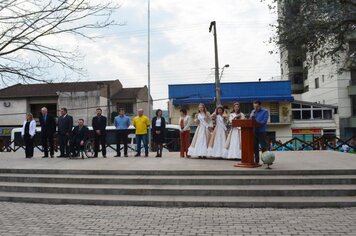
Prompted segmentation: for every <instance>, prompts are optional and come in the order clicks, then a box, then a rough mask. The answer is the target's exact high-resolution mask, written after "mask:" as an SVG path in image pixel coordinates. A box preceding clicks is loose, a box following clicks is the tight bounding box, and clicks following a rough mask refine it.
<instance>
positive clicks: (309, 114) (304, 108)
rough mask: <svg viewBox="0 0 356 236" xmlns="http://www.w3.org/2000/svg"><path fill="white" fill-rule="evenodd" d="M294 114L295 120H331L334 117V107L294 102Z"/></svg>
mask: <svg viewBox="0 0 356 236" xmlns="http://www.w3.org/2000/svg"><path fill="white" fill-rule="evenodd" d="M292 116H293V119H294V120H330V119H332V118H333V109H332V108H328V107H322V106H315V105H312V106H311V105H306V104H299V103H292Z"/></svg>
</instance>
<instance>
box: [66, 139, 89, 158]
mask: <svg viewBox="0 0 356 236" xmlns="http://www.w3.org/2000/svg"><path fill="white" fill-rule="evenodd" d="M71 145H73V148H71V152H72V154H73V153H74V155H73V156H71V158H75V157H81V158H82V159H84V156H86V157H87V158H92V157H93V156H94V143H93V141H91V140H86V141H85V143H84V145H83V146H82V147H81V148H80V147H79V150H77V147H78V146H77V145H74V143H71Z"/></svg>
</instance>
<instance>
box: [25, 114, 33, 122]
mask: <svg viewBox="0 0 356 236" xmlns="http://www.w3.org/2000/svg"><path fill="white" fill-rule="evenodd" d="M32 120H33V115H32V113H28V114H27V115H26V121H32Z"/></svg>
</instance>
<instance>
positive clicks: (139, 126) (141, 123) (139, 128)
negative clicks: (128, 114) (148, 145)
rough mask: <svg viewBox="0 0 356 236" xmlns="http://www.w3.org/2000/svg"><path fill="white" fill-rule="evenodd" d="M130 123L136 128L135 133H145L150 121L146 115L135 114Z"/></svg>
mask: <svg viewBox="0 0 356 236" xmlns="http://www.w3.org/2000/svg"><path fill="white" fill-rule="evenodd" d="M132 125H133V126H135V128H136V134H147V127H148V126H149V125H150V121H149V119H148V117H147V116H136V117H135V118H134V119H133V122H132Z"/></svg>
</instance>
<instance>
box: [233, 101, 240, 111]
mask: <svg viewBox="0 0 356 236" xmlns="http://www.w3.org/2000/svg"><path fill="white" fill-rule="evenodd" d="M236 105H238V106H239V110H238V111H235V106H236ZM232 112H236V114H240V113H241V108H240V103H238V102H235V103H234V105H232Z"/></svg>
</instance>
